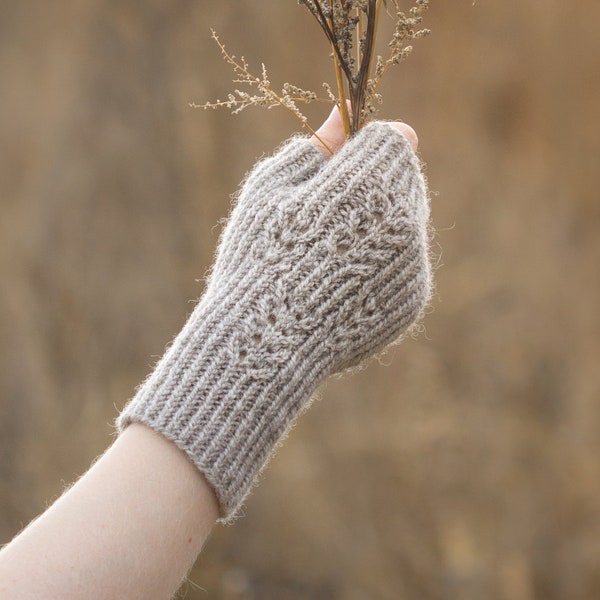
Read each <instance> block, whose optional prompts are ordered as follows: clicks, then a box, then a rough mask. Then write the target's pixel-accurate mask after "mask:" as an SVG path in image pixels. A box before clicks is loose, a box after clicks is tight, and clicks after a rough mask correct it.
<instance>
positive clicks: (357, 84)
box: [298, 0, 430, 135]
mask: <svg viewBox="0 0 600 600" xmlns="http://www.w3.org/2000/svg"><path fill="white" fill-rule="evenodd" d="M298 3H299V4H302V5H304V6H306V7H307V8H308V10H309V11H310V13H311V14H312V15H313V17H314V18H315V19H316V20H317V22H318V23H319V26H320V27H321V29H322V30H323V32H324V33H325V36H326V37H327V39H328V41H329V43H330V45H331V49H332V53H333V58H334V66H335V70H336V80H337V84H338V105H339V106H340V112H341V114H342V118H343V120H344V126H345V129H346V132H347V134H349V135H352V134H353V133H355V132H356V131H358V130H359V129H360V128H361V127H363V126H364V124H365V123H366V122H367V120H368V119H369V117H370V116H371V115H373V114H374V113H375V112H376V110H377V108H376V107H377V104H381V100H382V98H381V95H380V94H378V89H379V85H380V83H381V79H382V78H383V76H384V75H385V73H386V72H387V71H388V69H389V68H390V67H391V66H392V65H395V64H398V63H399V62H401V61H402V60H404V59H405V58H406V57H408V56H409V55H410V53H411V52H412V46H411V45H409V42H411V41H412V40H416V39H420V38H423V37H425V36H426V35H428V34H429V33H430V32H429V30H428V29H419V25H420V24H421V22H422V21H423V13H424V12H425V10H427V8H428V7H429V0H416V3H415V6H413V7H412V8H411V9H410V10H409V11H408V13H405V12H403V11H402V10H401V9H400V3H399V0H298ZM392 5H393V6H392ZM384 9H385V10H386V12H387V14H388V15H390V16H393V17H394V19H395V29H394V34H393V37H392V40H391V41H390V42H389V44H388V46H389V48H390V52H389V56H388V57H387V58H386V59H384V58H383V57H381V56H378V57H377V60H376V62H375V68H374V72H373V59H374V54H375V42H376V39H377V31H378V25H379V19H380V16H381V13H382V10H384ZM391 9H393V11H394V13H395V14H394V15H392V14H391V12H390V11H391ZM353 50H355V51H356V52H355V54H354V53H353ZM346 91H347V93H348V97H349V100H350V104H351V114H349V113H348V111H347V110H345V102H343V100H344V98H345V97H346Z"/></svg>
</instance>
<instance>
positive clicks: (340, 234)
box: [118, 123, 431, 519]
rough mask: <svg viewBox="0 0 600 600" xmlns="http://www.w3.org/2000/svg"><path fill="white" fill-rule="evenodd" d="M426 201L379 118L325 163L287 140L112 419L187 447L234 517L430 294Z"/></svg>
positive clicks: (255, 176)
mask: <svg viewBox="0 0 600 600" xmlns="http://www.w3.org/2000/svg"><path fill="white" fill-rule="evenodd" d="M428 218H429V205H428V197H427V191H426V186H425V182H424V179H423V176H422V174H421V171H420V166H419V161H418V158H417V157H416V155H415V153H414V152H413V150H412V148H411V147H410V144H409V143H408V141H407V140H406V139H405V138H404V137H403V136H402V135H401V134H400V133H398V132H397V131H396V130H394V129H393V128H392V127H390V126H389V125H387V124H385V123H372V124H370V125H368V126H367V127H365V128H364V129H363V130H362V131H361V132H359V133H358V134H357V135H356V136H355V137H354V138H352V139H351V140H349V141H348V142H347V143H346V144H345V145H344V146H343V147H342V149H341V150H340V151H339V152H338V153H337V154H335V155H334V156H333V157H331V158H329V159H327V158H325V157H324V156H323V155H322V153H321V152H320V151H319V150H317V149H316V148H315V147H314V146H313V145H312V144H311V143H310V142H309V140H308V139H307V138H304V137H297V138H293V139H292V140H291V141H289V142H288V143H287V144H286V145H285V146H283V147H282V148H281V149H280V150H279V151H278V152H277V153H276V154H275V155H274V156H272V157H270V158H267V159H265V160H263V161H262V162H260V163H259V164H258V165H257V166H256V167H255V168H254V170H253V171H252V172H251V173H250V174H249V175H248V177H247V179H246V181H245V182H244V184H243V186H242V188H241V191H240V192H239V195H238V198H237V201H236V204H235V207H234V208H233V210H232V213H231V215H230V218H229V221H228V223H227V225H226V227H225V229H224V231H223V233H222V236H221V240H220V243H219V248H218V251H217V256H216V260H215V264H214V266H213V269H212V272H211V274H210V276H209V279H208V283H207V287H206V291H205V293H204V295H203V297H202V298H201V299H200V301H199V303H198V304H197V306H196V308H195V309H194V311H193V313H192V315H191V316H190V318H189V320H188V321H187V323H186V325H185V326H184V328H183V330H182V331H181V333H180V334H179V335H178V336H177V337H176V338H175V340H174V341H173V343H172V345H171V346H170V347H169V348H168V350H167V351H166V353H165V355H164V356H163V358H162V359H161V360H160V361H159V363H158V364H157V366H156V368H155V370H154V372H153V373H152V374H151V375H150V376H149V377H148V379H147V380H146V381H145V382H144V383H143V385H142V386H140V388H139V389H138V391H137V394H136V396H135V397H134V398H133V400H132V401H131V402H130V403H129V404H128V405H127V406H126V407H125V409H124V410H123V413H122V414H121V415H120V417H119V419H118V427H119V429H120V430H121V431H122V430H123V429H124V428H125V427H127V425H128V424H129V423H131V422H141V423H145V424H146V425H148V426H150V427H151V428H153V429H155V430H156V431H158V432H160V433H162V434H163V435H165V436H166V437H167V438H169V439H170V440H172V441H173V442H174V443H175V444H176V445H177V446H179V448H181V449H182V450H184V451H185V452H186V453H187V455H188V456H189V457H190V458H191V460H192V461H193V462H194V464H195V465H196V466H197V467H198V469H199V470H200V471H202V473H203V474H204V476H205V477H206V479H207V480H208V482H209V483H210V484H211V486H212V487H213V488H214V491H215V493H216V496H217V498H218V501H219V504H220V510H221V517H222V518H223V519H228V518H230V517H232V516H233V515H235V513H236V511H237V509H238V508H239V506H240V504H241V502H242V501H243V499H244V497H245V496H246V494H247V493H248V491H249V489H250V487H251V485H252V483H253V481H254V480H255V478H256V476H257V474H258V473H259V472H260V471H261V469H262V468H263V467H264V466H265V464H266V462H267V460H268V458H269V456H270V454H271V453H272V451H273V448H274V446H275V444H276V443H277V441H278V440H279V439H280V438H281V437H282V435H283V434H284V433H285V432H286V430H287V429H288V428H289V427H290V426H291V424H292V423H293V421H294V419H295V417H296V415H297V414H298V413H299V411H300V410H301V409H302V407H303V406H304V405H305V404H306V403H307V402H308V400H309V399H310V397H311V395H312V394H313V392H314V391H315V389H316V388H317V386H318V385H319V384H320V383H321V382H322V381H323V380H324V379H325V378H326V377H327V376H328V375H330V374H332V373H335V372H339V371H342V370H344V369H346V368H348V367H352V366H354V365H357V364H358V363H360V362H361V361H363V360H364V359H366V358H367V357H369V356H371V355H373V354H374V353H377V352H379V351H381V350H382V349H383V348H384V347H385V346H386V345H388V344H389V343H390V342H393V341H394V340H396V339H397V338H398V336H399V335H400V334H402V333H403V332H404V331H405V330H406V329H407V328H408V327H409V326H410V325H411V324H412V323H413V322H414V321H415V320H416V319H418V317H419V315H420V314H421V312H422V310H423V308H424V306H425V305H426V303H427V302H428V299H429V295H430V289H431V272H430V265H429V260H428Z"/></svg>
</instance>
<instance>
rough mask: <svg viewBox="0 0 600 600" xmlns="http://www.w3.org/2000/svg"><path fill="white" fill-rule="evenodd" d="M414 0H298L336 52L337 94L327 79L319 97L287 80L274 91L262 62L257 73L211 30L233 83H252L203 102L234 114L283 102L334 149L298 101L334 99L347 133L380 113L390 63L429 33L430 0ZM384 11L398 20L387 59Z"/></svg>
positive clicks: (317, 137) (393, 62) (315, 134)
mask: <svg viewBox="0 0 600 600" xmlns="http://www.w3.org/2000/svg"><path fill="white" fill-rule="evenodd" d="M413 2H414V5H413V6H412V8H410V9H409V10H408V11H402V10H401V4H402V2H401V0H298V3H299V4H302V5H304V6H305V7H306V8H307V9H308V10H309V11H310V13H311V15H312V16H313V18H314V19H315V20H316V21H317V22H318V24H319V26H320V28H321V29H322V30H323V33H324V34H325V36H326V38H327V41H328V42H329V46H330V48H331V53H332V55H333V65H334V72H335V79H336V86H337V94H335V93H334V92H333V91H332V89H331V87H330V86H329V84H327V83H324V84H323V87H324V88H325V90H326V92H327V96H328V97H327V98H326V99H324V98H318V97H317V94H316V93H314V92H311V91H307V90H304V89H302V88H299V87H297V86H295V85H292V84H289V83H284V84H283V87H282V88H281V91H276V90H274V89H273V88H272V86H271V82H270V81H269V78H268V75H267V70H266V67H265V66H264V64H263V65H262V72H261V74H260V76H259V77H257V76H256V75H253V74H252V73H251V72H250V70H249V68H248V64H247V63H246V60H245V59H244V57H243V56H242V57H241V58H240V59H239V60H238V59H236V57H235V56H233V55H231V54H229V53H228V52H227V50H226V49H225V46H224V45H223V44H222V43H221V42H220V41H219V38H218V36H217V34H216V33H215V32H214V31H212V37H213V38H214V39H215V41H216V42H217V44H218V45H219V48H220V50H221V54H222V55H223V57H224V59H225V60H226V62H227V63H229V64H230V65H231V66H232V67H233V71H234V73H235V75H236V78H235V79H234V82H236V83H241V84H244V85H245V86H248V87H249V88H250V91H247V90H239V89H236V90H234V93H230V94H228V96H227V100H224V101H221V100H217V101H216V102H212V103H211V102H208V103H206V104H202V105H199V106H200V107H201V108H218V107H221V106H224V107H227V108H230V109H232V111H233V113H238V112H240V111H242V110H244V109H245V108H247V107H249V106H265V107H267V108H272V107H274V106H282V107H283V108H285V109H286V110H287V111H288V112H290V113H291V114H292V115H294V117H295V118H296V119H298V120H299V121H300V122H301V123H302V126H303V127H306V128H307V129H308V130H309V131H310V132H311V133H312V134H313V135H314V136H315V138H316V139H318V140H319V142H320V144H321V145H322V146H323V148H326V149H327V150H328V151H329V152H331V148H330V147H329V146H328V145H327V143H325V141H324V140H323V139H321V138H320V137H319V136H318V135H317V133H316V132H315V131H314V129H312V128H311V127H310V126H309V125H308V122H307V118H306V117H305V116H304V114H303V113H302V112H301V111H300V109H299V108H298V103H299V102H305V103H308V102H327V103H330V104H335V105H337V106H338V107H339V110H340V115H341V119H342V123H343V127H344V134H345V136H346V138H349V137H350V136H352V135H354V134H355V133H356V132H357V131H359V130H360V129H361V128H362V127H363V126H364V125H365V124H366V122H367V121H368V120H369V119H370V118H372V116H373V115H374V114H375V113H376V112H377V105H378V104H381V102H382V97H381V94H379V93H378V90H379V86H380V84H381V80H382V78H383V76H384V75H385V74H386V73H387V71H388V70H389V68H390V67H391V66H392V65H396V64H398V63H400V62H402V61H403V60H404V59H405V58H406V57H408V56H409V55H410V53H411V51H412V46H411V45H409V43H410V42H411V41H413V40H417V39H421V38H423V37H425V36H426V35H428V34H429V30H428V29H419V27H420V24H421V22H422V20H423V16H422V15H423V12H424V11H425V10H427V8H428V7H429V2H430V0H413ZM384 12H385V13H387V15H388V16H389V17H390V18H392V19H393V20H394V22H395V28H394V34H393V36H392V39H391V40H390V42H389V43H388V47H389V49H390V50H389V55H388V57H387V58H385V59H384V58H383V57H382V56H380V55H377V60H376V61H375V43H376V41H377V37H378V33H379V19H380V17H381V16H382V13H384ZM192 106H198V105H195V104H193V105H192Z"/></svg>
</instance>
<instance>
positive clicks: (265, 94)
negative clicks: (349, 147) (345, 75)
mask: <svg viewBox="0 0 600 600" xmlns="http://www.w3.org/2000/svg"><path fill="white" fill-rule="evenodd" d="M211 33H212V37H213V39H214V40H215V42H216V43H217V45H218V46H219V49H220V50H221V54H222V56H223V58H224V59H225V61H226V62H227V63H228V64H229V65H231V67H232V68H233V71H234V73H235V74H236V76H237V78H236V79H234V82H235V83H244V84H247V85H249V86H250V87H255V88H256V89H257V90H258V92H259V94H257V95H252V94H250V93H248V92H245V91H241V90H235V93H236V94H237V96H236V95H234V94H229V96H228V99H227V100H225V101H220V100H217V101H216V102H207V103H205V104H190V106H192V107H193V108H205V109H206V108H219V107H222V106H226V107H227V108H233V109H234V111H233V112H234V113H236V112H241V111H242V110H243V109H244V108H247V107H248V106H256V105H258V106H266V107H267V108H271V107H273V106H282V107H283V108H285V109H286V110H287V111H289V112H290V113H291V114H292V115H293V116H294V117H295V118H296V119H298V121H300V123H302V126H303V127H305V128H306V129H308V131H310V133H312V135H314V136H315V138H316V139H317V140H318V141H319V143H320V144H321V145H322V146H323V148H325V149H326V150H327V151H328V152H329V153H330V154H333V150H332V149H331V147H330V146H329V144H327V142H326V141H325V140H324V139H323V138H322V137H321V136H319V135H318V134H317V132H316V131H315V130H314V129H313V128H312V127H311V126H310V125H309V124H308V119H307V118H306V117H305V116H304V115H303V114H302V113H301V112H300V110H299V109H298V107H297V106H296V102H327V103H331V100H329V99H323V98H317V95H316V94H315V93H314V92H307V91H305V90H302V89H300V88H298V87H296V86H293V85H290V84H288V83H286V84H284V86H283V89H282V91H281V94H278V93H277V92H275V91H274V90H273V88H272V87H271V82H270V81H269V79H268V77H267V70H266V67H265V65H264V64H263V65H262V76H261V77H257V76H256V75H253V74H252V73H251V72H250V71H249V69H248V65H247V63H246V60H245V59H244V57H243V56H242V58H241V59H240V60H237V59H236V57H235V56H234V55H232V54H230V53H229V52H228V51H227V49H226V48H225V45H224V44H223V43H222V42H221V40H220V39H219V36H218V35H217V33H216V31H214V30H213V29H211ZM293 92H296V93H297V94H298V95H296V96H292V95H291V93H293Z"/></svg>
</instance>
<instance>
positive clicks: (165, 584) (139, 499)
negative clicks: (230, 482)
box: [0, 424, 218, 600]
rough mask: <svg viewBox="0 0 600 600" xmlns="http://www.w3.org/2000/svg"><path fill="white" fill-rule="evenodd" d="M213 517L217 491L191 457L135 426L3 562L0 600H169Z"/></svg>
mask: <svg viewBox="0 0 600 600" xmlns="http://www.w3.org/2000/svg"><path fill="white" fill-rule="evenodd" d="M217 516H218V509H217V504H216V501H215V498H214V495H213V492H212V490H211V488H210V487H209V486H208V484H207V483H206V482H205V480H204V478H203V476H202V475H201V474H200V473H199V472H198V471H197V469H196V468H195V467H194V466H193V465H192V463H191V462H190V461H189V460H188V458H187V457H186V456H185V454H184V453H183V452H182V451H180V450H179V449H178V448H177V447H176V446H175V445H173V444H172V443H171V442H169V441H168V440H166V439H165V438H163V437H162V436H160V435H158V434H156V433H155V432H153V431H152V430H150V429H148V428H147V427H145V426H143V425H138V424H135V425H132V426H131V427H129V428H128V429H127V430H126V431H125V432H124V433H123V434H122V435H121V436H120V437H119V438H118V439H117V440H116V441H115V443H114V444H113V445H112V446H111V447H110V448H109V450H108V451H107V452H106V453H105V454H104V455H103V456H102V457H101V458H100V459H99V460H98V461H97V462H96V463H95V464H94V465H93V466H92V468H91V469H90V470H89V471H88V472H87V473H86V474H85V475H84V476H83V477H82V478H81V479H80V480H79V481H78V482H77V483H75V485H73V487H72V488H71V489H70V490H68V491H67V492H66V493H65V494H64V495H63V496H62V497H61V498H60V499H59V500H58V501H57V502H56V503H55V504H54V505H53V506H52V507H51V508H50V509H48V510H47V511H46V512H45V513H44V514H43V515H42V516H41V517H39V518H38V519H37V520H36V521H34V522H33V523H31V524H30V525H29V526H28V527H27V528H26V529H25V530H24V531H23V532H22V533H21V534H20V535H19V536H18V537H17V538H15V539H14V540H13V541H12V542H11V543H10V544H9V545H8V546H6V547H5V548H4V549H3V550H2V551H1V552H0V596H1V597H3V598H4V597H7V598H8V597H10V598H11V599H13V600H16V599H19V600H20V599H29V598H31V599H38V598H45V599H48V600H52V599H57V600H58V599H60V600H70V599H75V598H77V599H81V598H91V597H94V598H98V599H109V598H132V599H133V598H144V599H152V598H157V599H158V598H161V599H164V598H168V597H170V596H171V595H172V594H173V593H174V592H175V591H176V590H177V588H178V587H179V584H180V582H181V580H182V579H183V577H184V576H185V574H186V573H187V571H188V570H189V568H190V567H191V565H192V564H193V562H194V560H195V558H196V556H197V555H198V553H199V552H200V549H201V548H202V545H203V543H204V541H205V540H206V538H207V537H208V534H209V533H210V530H211V528H212V526H213V524H214V522H215V520H216V518H217Z"/></svg>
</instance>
